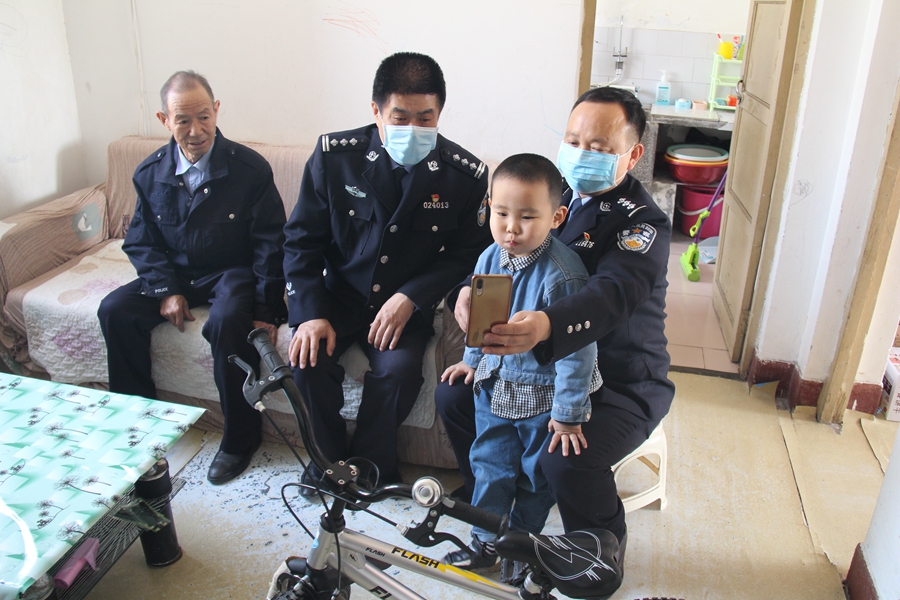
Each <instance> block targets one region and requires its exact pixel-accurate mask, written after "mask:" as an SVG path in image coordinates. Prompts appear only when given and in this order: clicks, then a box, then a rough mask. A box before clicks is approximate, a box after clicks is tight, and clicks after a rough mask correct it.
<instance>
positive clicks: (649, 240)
mask: <svg viewBox="0 0 900 600" xmlns="http://www.w3.org/2000/svg"><path fill="white" fill-rule="evenodd" d="M655 239H656V228H654V227H653V226H652V225H649V224H647V223H638V224H637V225H632V226H631V227H629V228H628V229H626V230H625V231H623V232H621V233H619V248H621V249H622V250H630V251H631V252H640V253H641V254H644V253H646V252H647V250H649V249H650V246H652V245H653V240H655Z"/></svg>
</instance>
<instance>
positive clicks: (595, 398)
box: [435, 88, 675, 578]
mask: <svg viewBox="0 0 900 600" xmlns="http://www.w3.org/2000/svg"><path fill="white" fill-rule="evenodd" d="M645 125H646V117H645V115H644V110H643V108H642V107H641V103H640V102H639V101H638V100H637V98H635V96H634V95H633V94H631V93H629V92H625V91H623V90H617V89H614V88H597V89H593V90H590V91H588V92H585V93H584V94H583V95H582V96H581V97H580V98H579V99H578V100H577V102H576V103H575V106H574V108H573V109H572V113H571V114H570V116H569V122H568V125H567V127H566V133H565V137H564V138H563V142H562V144H561V145H560V150H559V156H558V159H557V164H558V165H559V169H560V171H561V172H562V174H563V177H564V182H563V183H564V185H563V189H564V190H565V192H564V193H563V204H565V205H567V206H568V207H569V213H568V216H567V218H566V221H565V222H564V223H563V225H562V226H560V227H559V229H558V230H556V232H554V233H555V234H557V232H558V237H559V240H560V241H562V242H564V243H565V244H566V245H568V246H569V247H570V248H572V249H573V250H575V252H576V253H578V255H579V256H580V257H581V260H582V262H583V263H584V265H585V267H587V270H588V273H589V274H590V275H591V277H590V279H589V280H588V283H587V285H586V286H585V287H584V288H582V289H581V290H580V291H579V292H577V293H575V294H572V295H571V296H567V297H565V298H562V299H560V300H559V301H557V302H555V303H553V305H552V306H549V307H548V308H546V309H544V310H542V311H538V312H532V311H523V312H519V313H517V314H515V315H513V316H512V317H511V318H510V322H509V323H508V324H507V325H497V326H495V327H494V328H493V329H492V333H489V334H486V335H485V341H486V342H487V343H489V344H499V345H500V346H498V347H487V348H485V349H484V353H485V354H501V355H507V354H518V353H522V352H528V351H532V352H533V353H534V355H535V357H536V358H537V359H538V361H539V362H541V363H545V364H546V363H548V362H550V361H552V360H556V359H558V358H561V357H564V356H567V355H569V354H571V353H572V352H574V351H575V350H578V349H579V348H582V347H584V346H585V345H587V344H594V343H596V344H597V361H598V364H599V366H600V372H601V373H602V375H603V386H602V387H601V388H600V389H599V390H598V391H596V392H595V393H593V394H591V413H590V415H589V417H588V421H587V422H585V423H580V424H579V423H573V424H572V425H580V426H581V431H582V433H583V435H584V438H585V440H586V442H587V443H586V445H585V446H584V447H573V448H569V447H568V446H567V445H563V446H562V447H553V446H552V445H550V444H549V442H550V440H549V439H548V446H549V447H548V448H547V450H546V451H545V452H544V453H543V454H542V456H541V459H540V464H541V467H542V468H543V471H544V474H545V475H546V476H547V479H548V482H549V484H550V491H551V493H552V494H553V497H554V499H555V500H556V502H557V504H558V506H559V513H560V516H561V517H562V521H563V526H564V527H565V529H566V531H573V530H577V529H587V528H602V529H608V530H609V531H611V532H612V533H614V534H615V535H616V537H617V538H618V539H619V540H620V556H619V559H620V564H621V561H622V560H624V552H625V542H626V528H625V510H624V508H623V506H622V502H621V501H620V500H619V497H618V494H617V490H616V482H615V479H614V478H613V473H612V471H611V469H610V467H611V465H614V464H616V463H617V462H618V461H619V460H621V459H622V458H624V457H625V456H627V455H628V454H629V453H630V452H631V451H632V450H634V449H635V448H637V447H638V446H640V445H641V444H642V443H643V442H644V441H645V440H646V439H647V438H648V437H649V435H650V433H651V432H652V431H653V429H654V428H655V427H656V425H657V424H658V423H659V422H660V420H662V418H663V417H664V416H665V415H666V413H667V412H668V411H669V407H670V406H671V403H672V398H673V396H674V391H675V386H674V385H673V384H672V382H671V381H669V379H668V378H667V374H668V370H669V355H668V353H667V351H666V337H665V334H664V332H663V330H664V321H665V312H664V309H665V298H666V285H667V284H666V266H667V261H668V258H669V237H670V235H671V224H670V223H669V220H668V218H667V217H666V215H665V214H664V213H663V212H662V211H661V210H660V209H659V208H658V207H657V206H656V204H655V203H654V202H653V200H652V198H650V196H649V195H648V194H647V192H646V191H645V190H644V188H643V186H642V185H641V183H640V182H639V181H638V180H637V179H635V178H634V177H632V176H631V175H630V174H628V171H630V170H631V169H632V168H634V166H635V165H636V164H637V162H638V160H640V158H641V155H642V154H643V150H644V148H643V146H642V145H641V143H640V140H641V136H642V135H643V133H644V127H645ZM469 293H470V290H469V288H463V289H462V290H461V291H460V293H459V297H458V299H457V300H456V315H457V320H458V321H459V322H460V324H461V325H462V326H463V328H465V327H464V326H465V323H466V322H467V321H468V308H467V307H468V298H469ZM435 400H436V403H437V406H438V411H439V412H440V413H441V417H442V418H443V419H444V423H445V424H446V426H447V431H448V434H449V435H450V441H451V444H452V445H453V448H454V450H455V452H456V454H457V457H458V459H459V460H460V463H461V466H462V468H463V472H464V474H466V473H467V474H468V477H467V479H471V469H470V468H469V467H468V464H467V461H466V460H465V457H466V456H467V455H468V448H469V447H470V446H471V445H472V441H473V440H474V437H475V418H474V414H475V411H474V401H473V395H472V391H471V388H470V386H466V385H459V384H457V385H454V386H452V387H450V386H448V385H447V384H441V385H440V386H439V387H438V390H437V392H436V393H435ZM467 471H468V472H467ZM507 573H509V571H507ZM505 577H507V578H508V575H507V574H505Z"/></svg>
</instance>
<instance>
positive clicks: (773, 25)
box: [713, 0, 802, 362]
mask: <svg viewBox="0 0 900 600" xmlns="http://www.w3.org/2000/svg"><path fill="white" fill-rule="evenodd" d="M801 4H802V2H801V0H752V2H751V6H750V18H749V21H748V24H747V37H746V44H747V46H746V49H745V52H744V65H743V73H742V80H743V81H742V84H741V86H740V87H741V89H740V93H741V96H742V97H741V101H740V103H739V105H738V108H737V114H736V115H735V122H734V134H733V135H732V138H731V152H730V159H729V162H728V178H727V181H726V184H725V202H724V209H723V212H722V228H721V234H720V235H721V237H720V242H719V256H718V259H717V260H716V263H717V264H716V277H715V286H714V288H713V307H714V308H715V310H716V315H717V316H718V319H719V323H720V325H721V327H722V333H723V334H724V336H725V345H726V347H727V349H728V351H729V353H730V355H731V360H732V361H734V362H737V361H739V360H740V359H741V353H742V348H743V346H744V337H745V336H746V334H747V321H748V318H749V315H750V310H751V299H752V298H753V288H754V285H755V284H756V278H757V271H758V269H759V260H760V253H761V250H762V243H763V234H764V233H765V228H766V219H767V218H768V215H769V204H770V201H771V197H772V187H773V182H774V180H775V171H776V166H777V164H778V151H779V145H780V142H781V132H782V126H783V122H784V114H785V108H786V104H787V97H788V90H789V87H790V81H791V71H792V66H793V57H794V51H795V49H796V40H797V28H798V25H799V21H800V19H799V13H800V8H801V7H800V5H801Z"/></svg>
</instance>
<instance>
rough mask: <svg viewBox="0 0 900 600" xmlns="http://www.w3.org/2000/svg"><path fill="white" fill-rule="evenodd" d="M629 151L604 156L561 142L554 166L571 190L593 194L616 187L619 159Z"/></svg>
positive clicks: (601, 153) (603, 154) (600, 153)
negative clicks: (557, 168)
mask: <svg viewBox="0 0 900 600" xmlns="http://www.w3.org/2000/svg"><path fill="white" fill-rule="evenodd" d="M631 149H634V146H632V147H631ZM631 149H629V150H628V152H625V153H624V154H606V153H603V152H588V151H586V150H581V149H580V148H576V147H575V146H570V145H569V144H567V143H565V142H563V143H562V144H560V146H559V155H558V156H557V157H556V165H557V166H558V167H559V171H560V173H562V175H563V177H565V178H566V182H567V183H568V184H569V185H570V186H571V187H572V189H573V190H575V191H576V192H578V193H579V194H593V193H594V192H599V191H600V190H605V189H607V188H611V187H613V186H614V185H616V171H617V170H618V168H619V159H620V158H622V157H623V156H625V155H626V154H629V153H630V152H631Z"/></svg>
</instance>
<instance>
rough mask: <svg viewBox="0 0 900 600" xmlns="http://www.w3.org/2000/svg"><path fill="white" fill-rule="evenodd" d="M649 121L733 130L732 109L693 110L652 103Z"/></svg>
mask: <svg viewBox="0 0 900 600" xmlns="http://www.w3.org/2000/svg"><path fill="white" fill-rule="evenodd" d="M650 121H651V122H652V123H659V124H661V125H682V126H685V127H705V128H707V129H718V130H719V131H732V130H734V111H732V110H717V109H714V108H710V109H706V110H694V109H692V108H675V107H674V106H659V105H656V104H654V105H653V107H652V108H651V109H650Z"/></svg>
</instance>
